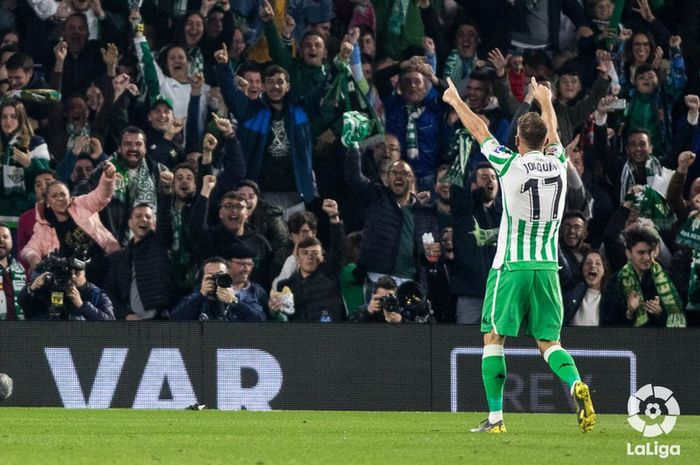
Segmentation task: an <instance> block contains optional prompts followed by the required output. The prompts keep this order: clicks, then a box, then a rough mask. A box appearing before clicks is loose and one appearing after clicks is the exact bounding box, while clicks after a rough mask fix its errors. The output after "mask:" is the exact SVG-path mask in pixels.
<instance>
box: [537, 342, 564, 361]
mask: <svg viewBox="0 0 700 465" xmlns="http://www.w3.org/2000/svg"><path fill="white" fill-rule="evenodd" d="M557 350H564V348H563V347H562V346H560V345H559V344H557V345H555V346H552V347H550V348H549V349H547V350H545V351H544V354H542V357H544V361H545V362H547V363H549V357H550V356H551V355H552V354H553V353H554V352H556V351H557Z"/></svg>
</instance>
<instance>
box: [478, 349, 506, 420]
mask: <svg viewBox="0 0 700 465" xmlns="http://www.w3.org/2000/svg"><path fill="white" fill-rule="evenodd" d="M481 376H482V378H483V379H484V389H485V390H486V401H487V402H488V404H489V411H490V412H492V413H497V414H499V416H500V415H502V412H503V386H504V385H505V383H506V359H505V357H504V356H503V346H502V345H498V344H488V345H485V346H484V354H483V358H482V359H481ZM491 418H492V417H491V415H489V419H491ZM492 423H494V421H492Z"/></svg>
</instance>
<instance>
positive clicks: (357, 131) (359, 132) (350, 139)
mask: <svg viewBox="0 0 700 465" xmlns="http://www.w3.org/2000/svg"><path fill="white" fill-rule="evenodd" d="M371 130H372V123H371V122H370V120H369V118H367V117H366V116H364V115H363V114H362V113H360V112H359V111H346V112H345V113H343V132H342V134H341V136H340V142H341V143H342V144H343V145H344V146H345V147H347V148H349V149H356V150H357V149H359V148H360V142H362V141H363V140H364V139H365V138H366V137H367V136H368V135H369V133H370V131H371Z"/></svg>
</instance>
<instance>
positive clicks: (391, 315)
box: [356, 276, 405, 323]
mask: <svg viewBox="0 0 700 465" xmlns="http://www.w3.org/2000/svg"><path fill="white" fill-rule="evenodd" d="M397 287H398V286H396V281H394V278H392V277H391V276H382V277H381V278H379V279H377V282H376V283H374V289H373V290H372V298H371V299H370V301H369V304H366V305H363V306H361V307H360V309H359V310H358V311H357V320H356V321H358V322H361V323H383V322H387V323H402V322H404V321H405V320H404V318H403V315H402V309H401V307H400V306H399V302H398V299H396V289H397Z"/></svg>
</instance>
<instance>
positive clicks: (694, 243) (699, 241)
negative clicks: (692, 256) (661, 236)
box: [676, 214, 700, 251]
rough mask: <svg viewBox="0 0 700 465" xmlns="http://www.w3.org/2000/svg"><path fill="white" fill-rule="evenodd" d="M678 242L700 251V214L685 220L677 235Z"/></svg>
mask: <svg viewBox="0 0 700 465" xmlns="http://www.w3.org/2000/svg"><path fill="white" fill-rule="evenodd" d="M676 243H677V244H679V245H685V246H687V247H690V248H691V249H693V250H694V251H700V215H698V214H696V215H694V216H691V217H688V219H687V220H685V223H683V227H682V228H681V230H680V231H679V232H678V237H676Z"/></svg>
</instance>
